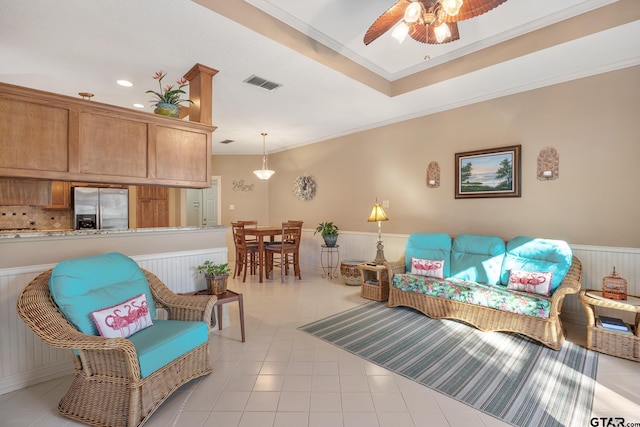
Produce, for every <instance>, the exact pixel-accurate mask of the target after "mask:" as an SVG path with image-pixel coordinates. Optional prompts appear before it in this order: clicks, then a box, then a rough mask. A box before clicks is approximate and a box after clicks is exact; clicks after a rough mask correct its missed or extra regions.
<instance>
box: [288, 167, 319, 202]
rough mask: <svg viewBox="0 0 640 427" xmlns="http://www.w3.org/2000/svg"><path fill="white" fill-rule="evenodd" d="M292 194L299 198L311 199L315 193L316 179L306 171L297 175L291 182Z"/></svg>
mask: <svg viewBox="0 0 640 427" xmlns="http://www.w3.org/2000/svg"><path fill="white" fill-rule="evenodd" d="M293 194H295V195H296V196H298V198H299V199H301V200H311V199H313V198H314V197H315V195H316V180H315V178H314V177H313V176H311V175H308V174H306V173H302V174H300V175H298V176H297V177H296V179H295V181H294V182H293Z"/></svg>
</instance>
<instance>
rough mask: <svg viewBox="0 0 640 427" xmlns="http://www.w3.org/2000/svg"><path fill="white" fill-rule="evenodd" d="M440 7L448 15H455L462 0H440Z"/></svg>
mask: <svg viewBox="0 0 640 427" xmlns="http://www.w3.org/2000/svg"><path fill="white" fill-rule="evenodd" d="M440 4H441V5H442V8H443V9H444V11H445V12H446V13H447V15H449V16H456V15H457V14H458V12H460V8H461V7H462V0H440Z"/></svg>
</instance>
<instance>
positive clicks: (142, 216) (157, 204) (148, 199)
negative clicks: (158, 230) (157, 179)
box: [136, 186, 169, 228]
mask: <svg viewBox="0 0 640 427" xmlns="http://www.w3.org/2000/svg"><path fill="white" fill-rule="evenodd" d="M137 194H138V196H137V206H136V218H137V219H136V227H137V228H155V227H168V226H169V189H168V188H164V187H151V186H142V187H138V188H137Z"/></svg>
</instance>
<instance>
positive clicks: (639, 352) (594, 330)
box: [579, 289, 640, 362]
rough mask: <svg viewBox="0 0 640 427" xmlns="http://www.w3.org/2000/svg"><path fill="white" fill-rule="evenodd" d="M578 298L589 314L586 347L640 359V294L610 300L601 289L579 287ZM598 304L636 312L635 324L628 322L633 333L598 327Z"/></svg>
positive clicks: (626, 357) (630, 358)
mask: <svg viewBox="0 0 640 427" xmlns="http://www.w3.org/2000/svg"><path fill="white" fill-rule="evenodd" d="M579 299H580V302H582V305H583V307H584V311H585V313H586V314H587V348H589V349H591V350H595V351H599V352H600V353H605V354H610V355H612V356H616V357H622V358H624V359H629V360H633V361H636V362H640V335H639V333H640V328H638V323H639V322H640V297H636V296H633V295H629V296H628V297H627V300H626V301H619V300H611V299H607V298H604V297H603V296H602V291H597V290H592V289H584V290H582V291H580V295H579ZM596 307H603V308H608V309H613V310H620V311H626V312H632V313H635V320H634V324H632V325H629V327H630V329H631V332H632V333H625V332H615V331H611V330H608V329H605V328H601V327H600V328H599V327H598V326H597V324H596V318H597V315H596Z"/></svg>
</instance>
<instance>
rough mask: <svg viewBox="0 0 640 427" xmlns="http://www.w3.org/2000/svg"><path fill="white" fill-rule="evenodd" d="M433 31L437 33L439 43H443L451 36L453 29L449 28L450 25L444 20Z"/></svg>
mask: <svg viewBox="0 0 640 427" xmlns="http://www.w3.org/2000/svg"><path fill="white" fill-rule="evenodd" d="M433 33H434V34H435V35H436V40H438V43H442V42H443V41H444V40H446V39H447V38H449V37H451V30H449V26H448V25H447V24H446V23H445V22H443V23H442V24H440V25H438V26H437V27H434V28H433Z"/></svg>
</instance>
